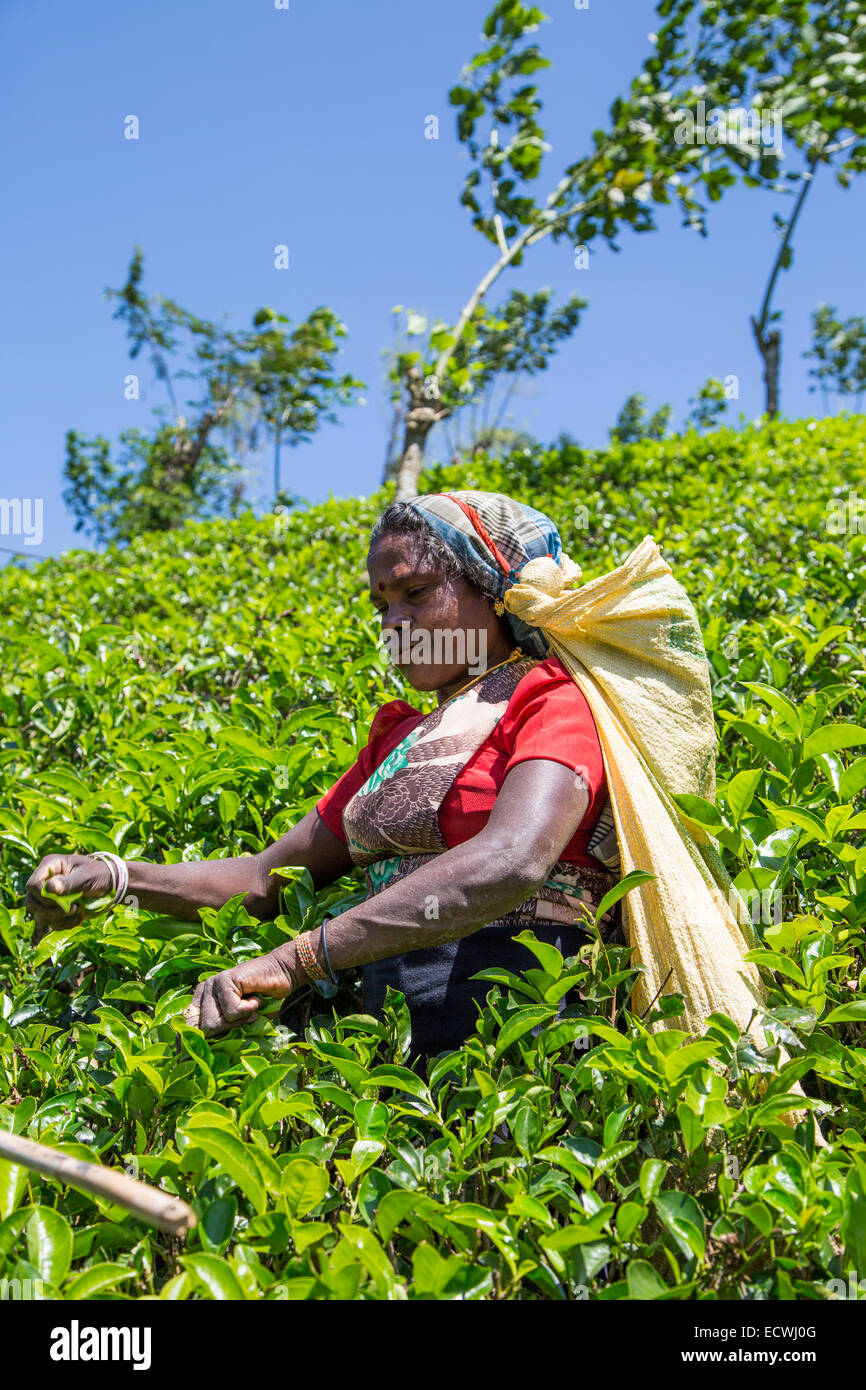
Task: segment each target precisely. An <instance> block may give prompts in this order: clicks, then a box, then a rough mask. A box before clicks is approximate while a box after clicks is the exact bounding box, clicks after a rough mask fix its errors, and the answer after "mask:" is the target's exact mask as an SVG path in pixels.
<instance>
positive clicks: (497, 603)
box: [493, 598, 505, 618]
mask: <svg viewBox="0 0 866 1390" xmlns="http://www.w3.org/2000/svg"><path fill="white" fill-rule="evenodd" d="M493 611H494V613H495V614H496V616H497V617H498V618H501V617H502V615H503V613H504V612H505V604H504V603H503V602H502V599H501V598H497V599H494V601H493Z"/></svg>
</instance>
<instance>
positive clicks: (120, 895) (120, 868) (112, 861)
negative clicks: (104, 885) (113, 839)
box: [90, 849, 129, 907]
mask: <svg viewBox="0 0 866 1390" xmlns="http://www.w3.org/2000/svg"><path fill="white" fill-rule="evenodd" d="M90 857H91V859H100V860H101V861H102V863H103V864H107V865H108V867H109V869H110V870H111V888H112V892H113V893H114V906H115V907H116V906H117V904H118V903H121V902H123V899H124V898H125V897H126V894H127V890H128V888H129V866H128V865H127V863H126V860H125V859H121V858H120V856H119V855H118V854H109V853H108V852H107V851H106V850H102V849H100V850H97V851H96V852H95V853H94V854H91V856H90Z"/></svg>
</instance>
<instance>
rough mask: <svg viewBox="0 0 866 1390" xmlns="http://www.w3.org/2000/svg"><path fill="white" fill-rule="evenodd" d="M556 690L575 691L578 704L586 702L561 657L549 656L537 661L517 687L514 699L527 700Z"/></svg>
mask: <svg viewBox="0 0 866 1390" xmlns="http://www.w3.org/2000/svg"><path fill="white" fill-rule="evenodd" d="M555 690H565V691H573V692H574V698H575V699H576V700H577V701H578V702H582V701H583V700H584V696H583V693H582V692H581V690H580V688H579V686H578V685H577V684H576V682H575V681H574V680H573V679H572V677H571V675H570V674H569V672H568V671H567V670H566V669H565V667H564V666H563V664H562V662H561V661H560V659H559V657H558V656H547V657H543V658H542V659H541V660H540V661H537V662H536V663H535V665H534V666H533V667H532V669H531V670H529V671H527V673H526V675H525V676H524V677H523V679H522V680H521V681H519V682H518V684H517V686H516V687H515V690H514V696H513V697H512V698H513V699H516V698H518V697H520V699H523V700H525V699H527V698H529V697H530V696H536V695H540V694H544V693H548V692H549V693H552V692H553V691H555Z"/></svg>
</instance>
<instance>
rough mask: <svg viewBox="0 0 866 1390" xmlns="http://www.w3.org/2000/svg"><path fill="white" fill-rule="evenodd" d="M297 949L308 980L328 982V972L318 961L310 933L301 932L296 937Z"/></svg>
mask: <svg viewBox="0 0 866 1390" xmlns="http://www.w3.org/2000/svg"><path fill="white" fill-rule="evenodd" d="M295 947H296V948H297V952H298V960H299V961H300V963H301V969H302V970H303V972H304V974H305V975H306V977H307V979H308V980H327V978H328V972H327V970H324V969H323V968H322V966H321V965H320V964H319V962H318V961H317V960H316V953H315V951H314V950H313V947H312V945H311V943H310V934H309V932H300V933H299V934H298V935H297V936H296V937H295Z"/></svg>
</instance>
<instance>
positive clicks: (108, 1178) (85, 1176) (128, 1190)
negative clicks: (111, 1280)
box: [0, 1130, 198, 1236]
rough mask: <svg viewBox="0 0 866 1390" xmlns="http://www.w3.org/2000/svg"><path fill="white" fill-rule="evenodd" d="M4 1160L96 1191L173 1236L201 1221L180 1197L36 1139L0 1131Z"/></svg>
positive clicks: (0, 1150) (0, 1144)
mask: <svg viewBox="0 0 866 1390" xmlns="http://www.w3.org/2000/svg"><path fill="white" fill-rule="evenodd" d="M0 1158H6V1159H9V1161H10V1162H11V1163H19V1164H21V1165H22V1166H23V1167H24V1168H31V1169H32V1170H33V1171H34V1172H36V1173H42V1175H43V1176H44V1177H46V1178H55V1179H57V1181H58V1182H64V1183H68V1184H69V1186H70V1187H76V1188H78V1189H80V1190H81V1191H82V1192H92V1193H94V1195H95V1196H97V1197H103V1198H104V1199H105V1200H106V1201H107V1202H116V1203H117V1204H118V1206H121V1207H126V1210H127V1211H131V1212H132V1213H133V1215H134V1216H137V1217H138V1218H139V1220H141V1221H146V1222H147V1223H148V1225H150V1226H158V1227H159V1229H160V1230H161V1231H168V1232H169V1234H170V1235H173V1236H181V1235H184V1234H185V1232H187V1231H188V1230H190V1229H191V1228H192V1227H193V1226H195V1225H196V1223H197V1221H198V1218H197V1216H196V1214H195V1212H194V1211H193V1210H192V1207H189V1206H187V1204H186V1202H183V1201H181V1199H180V1197H174V1196H172V1194H171V1193H169V1192H162V1191H160V1189H159V1188H158V1187H151V1186H150V1184H149V1183H146V1182H138V1180H137V1179H135V1178H129V1177H127V1176H126V1174H125V1173H119V1172H118V1171H117V1169H116V1168H103V1167H102V1166H101V1164H99V1163H89V1162H86V1161H85V1160H84V1159H82V1158H73V1157H72V1155H71V1154H65V1153H60V1152H59V1151H58V1150H57V1149H52V1148H49V1147H48V1145H47V1144H38V1143H37V1142H36V1141H35V1140H34V1139H25V1138H24V1136H23V1135H20V1134H8V1133H6V1132H5V1131H2V1130H0Z"/></svg>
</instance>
